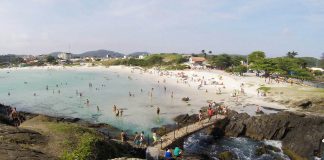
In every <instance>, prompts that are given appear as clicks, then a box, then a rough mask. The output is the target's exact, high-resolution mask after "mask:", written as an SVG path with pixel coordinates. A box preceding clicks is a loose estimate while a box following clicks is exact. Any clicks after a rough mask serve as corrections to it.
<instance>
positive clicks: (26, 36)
mask: <svg viewBox="0 0 324 160" xmlns="http://www.w3.org/2000/svg"><path fill="white" fill-rule="evenodd" d="M69 45H71V52H73V53H81V52H84V51H89V50H96V49H108V50H114V51H118V52H122V53H131V52H135V51H148V52H153V53H157V52H180V53H193V52H199V51H201V50H202V49H205V50H208V51H209V50H211V51H213V53H232V54H249V53H251V52H252V51H254V50H262V51H264V52H266V54H267V56H269V57H273V56H283V55H285V54H286V53H287V52H288V51H292V50H294V51H297V52H298V53H299V55H300V56H314V57H320V56H321V53H323V52H324V1H323V0H230V1H229V0H110V1H108V0H106V1H104V0H0V54H7V53H22V54H42V53H49V52H53V51H68V49H69Z"/></svg>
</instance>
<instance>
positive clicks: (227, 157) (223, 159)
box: [217, 151, 238, 160]
mask: <svg viewBox="0 0 324 160" xmlns="http://www.w3.org/2000/svg"><path fill="white" fill-rule="evenodd" d="M217 158H219V159H220V160H235V159H238V158H237V156H236V155H235V154H233V153H232V152H230V151H224V152H221V153H219V154H217Z"/></svg>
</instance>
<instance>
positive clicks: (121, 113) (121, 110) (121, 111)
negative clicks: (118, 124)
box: [120, 109, 124, 117]
mask: <svg viewBox="0 0 324 160" xmlns="http://www.w3.org/2000/svg"><path fill="white" fill-rule="evenodd" d="M123 112H124V111H123V109H120V116H121V117H122V116H123Z"/></svg>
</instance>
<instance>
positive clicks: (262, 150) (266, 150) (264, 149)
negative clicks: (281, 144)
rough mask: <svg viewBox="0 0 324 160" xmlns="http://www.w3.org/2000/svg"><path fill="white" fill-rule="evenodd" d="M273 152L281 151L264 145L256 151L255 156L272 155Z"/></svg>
mask: <svg viewBox="0 0 324 160" xmlns="http://www.w3.org/2000/svg"><path fill="white" fill-rule="evenodd" d="M272 151H273V152H280V151H281V150H280V149H279V148H277V147H274V146H271V145H262V146H260V147H258V148H257V149H256V150H255V155H257V156H262V155H263V154H272Z"/></svg>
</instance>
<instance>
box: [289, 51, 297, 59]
mask: <svg viewBox="0 0 324 160" xmlns="http://www.w3.org/2000/svg"><path fill="white" fill-rule="evenodd" d="M297 55H298V53H297V52H295V51H292V52H290V51H289V52H288V53H287V57H288V58H295V56H297Z"/></svg>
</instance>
